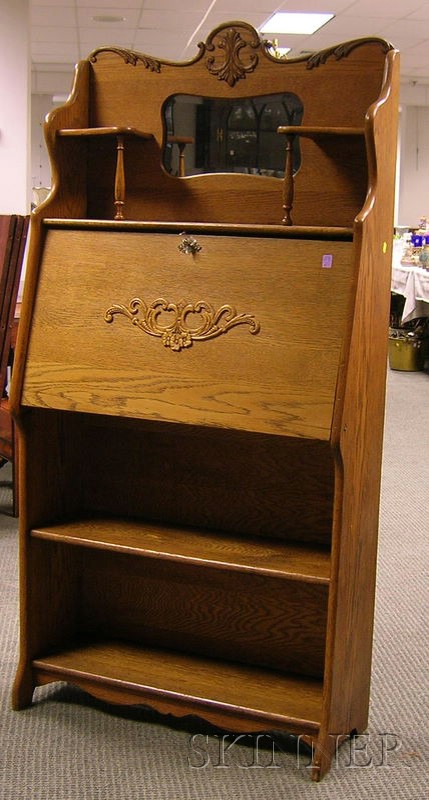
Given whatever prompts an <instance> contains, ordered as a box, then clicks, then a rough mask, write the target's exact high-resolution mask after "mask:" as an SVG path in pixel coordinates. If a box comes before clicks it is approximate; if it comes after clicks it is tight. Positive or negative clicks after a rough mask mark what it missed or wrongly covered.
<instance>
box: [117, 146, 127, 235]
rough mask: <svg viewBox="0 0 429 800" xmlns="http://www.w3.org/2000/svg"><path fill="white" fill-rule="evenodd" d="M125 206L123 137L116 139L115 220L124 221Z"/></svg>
mask: <svg viewBox="0 0 429 800" xmlns="http://www.w3.org/2000/svg"><path fill="white" fill-rule="evenodd" d="M124 205H125V171H124V137H123V135H122V134H118V136H117V137H116V173H115V208H116V214H115V219H124Z"/></svg>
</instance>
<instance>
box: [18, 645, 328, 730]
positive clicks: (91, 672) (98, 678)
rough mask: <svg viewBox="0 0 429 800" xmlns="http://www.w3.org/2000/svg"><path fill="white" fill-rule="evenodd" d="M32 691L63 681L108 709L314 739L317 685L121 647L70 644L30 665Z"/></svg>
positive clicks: (317, 718)
mask: <svg viewBox="0 0 429 800" xmlns="http://www.w3.org/2000/svg"><path fill="white" fill-rule="evenodd" d="M32 667H33V676H34V681H35V684H36V685H42V684H45V683H50V682H52V681H66V682H69V683H73V684H75V685H77V686H80V687H81V688H82V689H84V690H85V691H88V692H89V693H91V694H94V695H96V696H97V697H100V698H101V699H103V700H106V701H108V702H117V703H128V704H137V703H142V704H145V705H149V706H151V707H153V708H155V709H157V710H159V711H161V712H163V713H170V714H175V715H177V716H185V715H188V714H193V715H194V716H201V717H203V718H204V719H206V720H208V721H209V722H213V723H214V724H217V725H222V726H224V727H229V728H230V729H232V730H237V731H241V730H248V731H250V730H273V729H276V730H287V731H289V732H291V733H297V734H300V733H302V734H310V735H311V734H317V732H318V730H319V726H320V720H321V714H322V681H317V680H313V679H309V678H301V677H298V676H292V675H285V674H282V673H280V672H276V671H271V670H264V669H260V668H255V667H249V666H243V665H240V664H235V663H230V662H224V661H219V660H216V659H209V658H201V657H197V656H192V655H191V656H190V655H184V654H181V653H177V652H172V651H169V650H161V649H153V648H142V647H137V646H133V645H128V644H123V643H121V642H97V643H91V644H85V645H76V646H75V647H73V648H71V649H63V650H61V651H59V652H57V653H55V654H52V655H47V656H45V657H43V658H37V659H35V660H34V661H33V663H32Z"/></svg>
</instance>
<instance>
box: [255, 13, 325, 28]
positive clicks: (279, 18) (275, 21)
mask: <svg viewBox="0 0 429 800" xmlns="http://www.w3.org/2000/svg"><path fill="white" fill-rule="evenodd" d="M334 16H335V15H334V14H328V13H327V14H309V13H308V14H307V13H304V14H298V13H288V12H283V11H278V12H277V13H276V14H273V15H272V16H271V17H269V19H267V21H266V22H265V24H264V25H262V27H261V32H262V33H314V32H315V31H318V30H319V28H321V27H322V25H325V24H326V23H327V22H329V20H330V19H332V18H333V17H334Z"/></svg>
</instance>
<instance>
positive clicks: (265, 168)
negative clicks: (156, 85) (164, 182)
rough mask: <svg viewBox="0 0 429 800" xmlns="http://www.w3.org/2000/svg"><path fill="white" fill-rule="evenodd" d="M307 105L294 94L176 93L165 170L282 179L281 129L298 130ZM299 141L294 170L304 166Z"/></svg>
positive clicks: (170, 103) (168, 114)
mask: <svg viewBox="0 0 429 800" xmlns="http://www.w3.org/2000/svg"><path fill="white" fill-rule="evenodd" d="M303 110H304V109H303V105H302V103H301V101H300V99H299V97H298V96H297V95H296V94H293V93H292V92H283V93H282V94H270V95H261V96H258V97H245V98H238V99H237V98H233V99H227V98H212V97H196V96H192V95H184V94H178V95H174V96H172V97H170V98H169V99H168V100H167V102H166V103H165V105H164V124H165V129H166V146H165V149H164V153H163V166H164V168H165V169H166V170H167V172H168V173H169V174H170V175H174V176H178V177H186V176H191V175H199V174H204V173H212V172H239V173H245V174H250V175H261V176H269V177H275V178H282V177H283V176H284V168H285V141H284V136H279V134H278V133H277V128H278V127H279V126H280V125H300V124H301V120H302V115H303ZM300 161H301V157H300V147H299V137H295V142H294V152H293V171H294V173H295V172H297V170H298V169H299V166H300Z"/></svg>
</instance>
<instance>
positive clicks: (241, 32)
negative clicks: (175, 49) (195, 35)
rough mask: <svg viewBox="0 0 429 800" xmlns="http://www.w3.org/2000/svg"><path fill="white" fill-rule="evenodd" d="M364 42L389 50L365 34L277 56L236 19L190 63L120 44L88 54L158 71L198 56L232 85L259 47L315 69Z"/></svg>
mask: <svg viewBox="0 0 429 800" xmlns="http://www.w3.org/2000/svg"><path fill="white" fill-rule="evenodd" d="M363 44H378V45H379V46H380V47H381V48H382V50H383V52H387V51H388V50H390V49H392V45H391V44H389V43H388V42H386V41H385V40H384V39H380V38H378V37H366V38H362V39H352V40H350V41H348V42H344V43H342V44H340V45H334V46H332V47H328V48H326V49H325V50H320V51H319V52H316V53H313V54H312V55H310V56H308V55H303V56H299V57H298V58H291V59H278V58H277V57H276V56H275V55H273V53H272V47H273V44H272V42H270V41H267V40H266V39H261V38H260V37H259V34H258V32H257V31H256V30H255V28H253V26H252V25H249V24H248V23H246V22H236V23H230V24H227V25H219V26H218V27H217V28H215V30H214V31H212V33H211V34H210V35H209V36H208V38H207V41H206V42H200V43H199V44H198V48H199V53H198V55H197V57H196V58H195V59H194V60H193V61H191V62H185V63H184V62H171V61H170V62H163V61H160V60H159V59H156V58H152V57H151V56H147V55H145V54H144V53H138V52H135V51H133V50H127V49H126V48H123V47H112V46H104V47H98V48H97V49H96V50H93V52H92V53H91V54H90V56H89V60H90V61H91V62H92V63H94V64H95V63H96V62H97V60H98V56H99V54H100V53H115V54H116V55H118V56H120V57H121V58H122V59H123V61H124V62H125V63H126V64H130V65H131V66H133V67H136V66H137V65H138V64H141V65H142V66H143V67H144V68H145V69H147V70H149V71H150V72H161V69H162V66H163V64H165V63H167V64H170V65H174V66H192V64H194V63H196V62H198V61H199V60H200V59H202V58H205V65H206V67H207V69H208V71H209V72H210V74H211V75H213V77H215V78H217V79H218V80H220V81H226V83H227V84H228V85H229V86H231V87H232V86H234V85H235V84H236V83H237V81H239V80H242V79H244V78H246V75H247V74H248V73H250V72H253V71H254V69H255V68H256V67H257V65H258V55H257V53H256V51H257V50H261V51H262V52H263V53H264V55H265V56H267V57H268V58H269V59H270V60H272V61H277V62H279V61H282V62H283V63H284V62H285V60H286V61H294V62H299V61H303V62H306V68H307V69H310V70H311V69H314V68H315V67H319V66H320V65H322V64H325V63H326V61H327V60H328V59H330V58H334V59H335V60H336V61H340V60H341V59H343V58H347V56H348V55H349V54H350V53H351V52H352V51H353V50H354V49H355V48H357V47H360V46H361V45H363Z"/></svg>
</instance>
